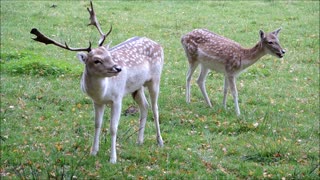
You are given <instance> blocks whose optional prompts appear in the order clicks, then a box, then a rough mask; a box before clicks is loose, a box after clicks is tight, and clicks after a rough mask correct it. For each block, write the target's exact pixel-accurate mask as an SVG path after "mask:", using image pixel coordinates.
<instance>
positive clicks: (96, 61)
mask: <svg viewBox="0 0 320 180" xmlns="http://www.w3.org/2000/svg"><path fill="white" fill-rule="evenodd" d="M94 63H95V64H102V62H101V60H94Z"/></svg>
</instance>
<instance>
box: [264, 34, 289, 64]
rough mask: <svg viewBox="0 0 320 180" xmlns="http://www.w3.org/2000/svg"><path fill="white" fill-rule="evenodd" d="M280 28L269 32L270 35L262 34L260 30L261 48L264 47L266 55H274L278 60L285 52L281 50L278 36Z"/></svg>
mask: <svg viewBox="0 0 320 180" xmlns="http://www.w3.org/2000/svg"><path fill="white" fill-rule="evenodd" d="M280 30H281V28H279V29H277V30H275V31H273V32H271V33H264V32H263V31H262V30H260V32H259V33H260V40H261V42H262V44H263V47H265V49H266V51H267V53H268V54H271V55H274V56H276V57H278V58H282V57H283V56H284V54H285V53H286V51H285V50H284V49H282V47H281V45H280V42H279V38H278V34H279V32H280Z"/></svg>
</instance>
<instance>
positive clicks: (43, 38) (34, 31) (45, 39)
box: [30, 28, 91, 52]
mask: <svg viewBox="0 0 320 180" xmlns="http://www.w3.org/2000/svg"><path fill="white" fill-rule="evenodd" d="M30 33H31V34H34V35H36V36H37V37H36V38H32V39H33V40H35V41H38V42H42V43H44V44H46V45H48V44H53V45H56V46H58V47H61V48H64V49H67V50H70V51H87V52H90V51H91V42H90V41H89V47H88V48H71V47H69V46H68V45H67V43H64V45H63V44H61V43H59V42H57V41H55V40H53V39H50V38H48V37H47V36H45V35H43V34H42V33H41V32H40V31H38V29H36V28H33V29H32V30H31V32H30Z"/></svg>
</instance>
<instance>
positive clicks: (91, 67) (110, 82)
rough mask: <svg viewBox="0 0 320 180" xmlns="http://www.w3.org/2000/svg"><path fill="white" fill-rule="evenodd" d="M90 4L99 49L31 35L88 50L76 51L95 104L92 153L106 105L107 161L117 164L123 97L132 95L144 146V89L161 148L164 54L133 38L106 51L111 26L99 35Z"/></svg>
mask: <svg viewBox="0 0 320 180" xmlns="http://www.w3.org/2000/svg"><path fill="white" fill-rule="evenodd" d="M90 3H91V9H89V8H88V11H89V14H90V24H89V25H94V26H95V27H96V28H97V29H98V31H99V33H100V35H101V38H100V40H99V47H98V48H94V49H91V43H90V46H89V47H88V48H71V47H69V46H68V45H67V44H66V43H65V44H60V43H59V42H56V41H55V40H52V39H50V38H48V37H46V36H45V35H43V34H42V33H40V32H39V31H38V30H37V29H32V30H31V33H32V34H34V35H36V38H34V40H36V41H39V42H42V43H45V44H53V45H56V46H59V47H61V48H64V49H67V50H70V51H87V53H84V52H79V53H78V54H77V57H78V59H79V60H80V61H81V62H83V63H84V64H85V68H84V72H83V74H82V78H81V89H82V91H83V92H85V93H86V94H87V95H88V96H89V97H90V98H91V99H92V101H93V104H94V111H95V117H94V119H95V135H94V139H93V145H92V148H91V154H92V155H96V154H97V152H98V150H99V135H100V131H101V125H102V121H103V114H104V110H105V105H110V106H111V120H110V134H111V155H110V162H111V163H116V161H117V153H116V141H117V129H118V124H119V120H120V114H121V106H122V99H123V97H124V96H125V95H126V94H132V97H133V99H134V100H135V102H136V103H137V104H138V106H139V109H140V127H139V133H138V143H139V144H142V143H143V139H144V129H145V124H146V118H147V113H148V102H147V99H146V97H145V93H144V86H145V87H147V88H148V90H149V94H150V99H151V106H152V110H153V118H154V122H155V126H156V133H157V137H156V138H157V142H158V145H159V146H163V140H162V137H161V134H160V126H159V114H158V95H159V85H160V76H161V72H162V67H163V62H164V54H163V49H162V47H161V46H160V45H159V44H158V43H156V42H154V41H152V40H150V39H148V38H146V37H133V38H131V39H128V40H127V41H125V42H123V43H120V44H119V45H117V46H115V47H112V48H109V47H108V45H107V46H103V45H102V44H103V42H104V40H105V38H106V37H107V36H108V35H109V34H110V33H111V30H112V27H111V28H110V31H109V32H108V33H107V34H104V33H103V32H102V30H101V28H100V25H99V23H98V21H97V18H96V16H95V12H94V10H93V5H92V2H90Z"/></svg>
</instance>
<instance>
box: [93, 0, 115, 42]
mask: <svg viewBox="0 0 320 180" xmlns="http://www.w3.org/2000/svg"><path fill="white" fill-rule="evenodd" d="M90 6H91V9H89V8H87V10H88V12H89V14H90V18H89V19H90V23H89V24H88V26H90V25H93V26H95V27H96V28H97V29H98V31H99V33H100V36H101V37H100V40H99V42H98V44H99V46H102V44H103V42H104V40H105V39H106V37H107V36H108V35H109V34H110V33H111V31H112V26H111V27H110V30H109V32H108V33H107V34H104V33H103V32H102V30H101V27H100V24H99V21H98V19H97V17H96V14H95V12H94V10H93V4H92V1H90Z"/></svg>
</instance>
